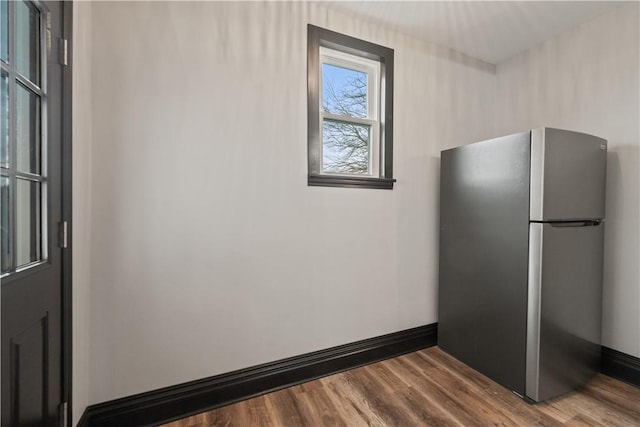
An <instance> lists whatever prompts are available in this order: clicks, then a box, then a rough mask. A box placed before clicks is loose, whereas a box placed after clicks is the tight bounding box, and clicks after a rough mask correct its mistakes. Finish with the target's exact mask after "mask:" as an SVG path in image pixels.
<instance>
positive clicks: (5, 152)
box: [0, 71, 9, 166]
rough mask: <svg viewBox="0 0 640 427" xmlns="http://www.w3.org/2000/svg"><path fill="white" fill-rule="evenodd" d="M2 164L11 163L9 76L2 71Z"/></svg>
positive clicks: (0, 132) (0, 146)
mask: <svg viewBox="0 0 640 427" xmlns="http://www.w3.org/2000/svg"><path fill="white" fill-rule="evenodd" d="M0 86H1V88H2V90H1V91H0V113H1V115H0V163H2V166H6V165H7V164H8V163H9V75H8V74H7V73H5V72H4V71H2V77H1V78H0Z"/></svg>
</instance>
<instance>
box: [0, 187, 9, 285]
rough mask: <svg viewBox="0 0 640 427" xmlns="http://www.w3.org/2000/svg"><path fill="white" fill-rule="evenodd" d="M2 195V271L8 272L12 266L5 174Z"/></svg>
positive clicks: (0, 203) (7, 190)
mask: <svg viewBox="0 0 640 427" xmlns="http://www.w3.org/2000/svg"><path fill="white" fill-rule="evenodd" d="M0 184H1V187H2V191H1V195H0V210H2V218H1V220H0V223H1V225H2V233H1V234H2V236H0V238H1V239H2V272H3V273H4V272H6V271H8V270H9V268H11V266H10V262H9V178H8V177H6V176H3V177H2V179H1V182H0Z"/></svg>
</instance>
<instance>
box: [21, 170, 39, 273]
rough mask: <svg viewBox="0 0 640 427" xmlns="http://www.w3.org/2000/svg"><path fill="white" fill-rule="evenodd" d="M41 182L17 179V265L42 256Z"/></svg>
mask: <svg viewBox="0 0 640 427" xmlns="http://www.w3.org/2000/svg"><path fill="white" fill-rule="evenodd" d="M40 185H41V184H40V183H39V182H33V181H27V180H24V179H20V178H18V179H17V185H16V266H18V267H20V266H21V265H25V264H28V263H30V262H33V261H37V260H39V259H40V258H41V255H40V254H41V246H42V245H41V244H40V236H41V230H42V223H41V217H40Z"/></svg>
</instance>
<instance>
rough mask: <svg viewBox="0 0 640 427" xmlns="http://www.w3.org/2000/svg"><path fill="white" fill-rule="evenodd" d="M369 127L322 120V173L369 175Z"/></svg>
mask: <svg viewBox="0 0 640 427" xmlns="http://www.w3.org/2000/svg"><path fill="white" fill-rule="evenodd" d="M370 131H371V126H368V125H360V124H356V123H349V122H340V121H336V120H324V122H323V124H322V159H323V160H322V162H323V167H322V169H323V172H328V173H348V174H369V173H370V172H369V163H370V161H369V156H370V153H371V149H370V145H371V144H370V141H371V136H370V134H371V132H370Z"/></svg>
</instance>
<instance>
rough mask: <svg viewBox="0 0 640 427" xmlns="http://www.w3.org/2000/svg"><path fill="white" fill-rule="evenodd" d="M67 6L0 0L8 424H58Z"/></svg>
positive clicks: (5, 400)
mask: <svg viewBox="0 0 640 427" xmlns="http://www.w3.org/2000/svg"><path fill="white" fill-rule="evenodd" d="M62 7H63V6H62V2H38V3H36V2H28V1H15V2H6V1H1V4H0V10H1V11H3V13H4V11H6V14H5V15H6V16H4V17H3V19H5V18H6V21H7V22H8V24H9V25H8V27H6V28H8V30H7V34H8V37H7V39H8V43H7V55H6V56H3V57H2V62H1V64H0V65H1V67H2V72H3V85H4V84H5V83H4V81H5V79H4V78H5V77H6V89H7V93H8V96H7V97H6V100H5V99H4V98H3V106H5V105H6V107H3V111H2V114H3V117H2V123H3V124H6V132H5V127H3V128H2V131H3V133H4V136H5V137H6V138H4V137H3V138H4V139H3V141H2V142H3V147H2V148H3V154H2V160H3V162H2V165H1V172H2V279H1V282H2V283H1V287H2V294H1V305H2V307H1V313H2V325H1V330H2V331H1V332H2V336H1V340H2V346H1V355H2V372H1V379H2V390H1V391H2V399H1V400H2V426H3V427H4V426H11V427H14V426H54V425H55V426H57V425H59V424H58V418H59V414H58V411H59V406H60V403H61V402H62V396H63V389H62V386H63V385H62V378H63V371H62V360H63V359H62V249H61V248H60V242H59V236H58V232H57V230H58V224H59V223H60V221H61V219H62V211H61V208H62V188H61V182H62V167H61V159H62V153H61V148H62V133H61V130H62V122H61V120H62V65H61V64H60V63H59V61H58V55H59V52H58V47H59V43H58V38H59V37H61V34H62ZM4 28H5V27H3V29H4ZM3 38H4V35H3ZM4 90H5V88H4V86H3V93H4ZM5 101H6V102H5ZM3 126H4V125H3ZM5 139H6V143H5Z"/></svg>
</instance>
